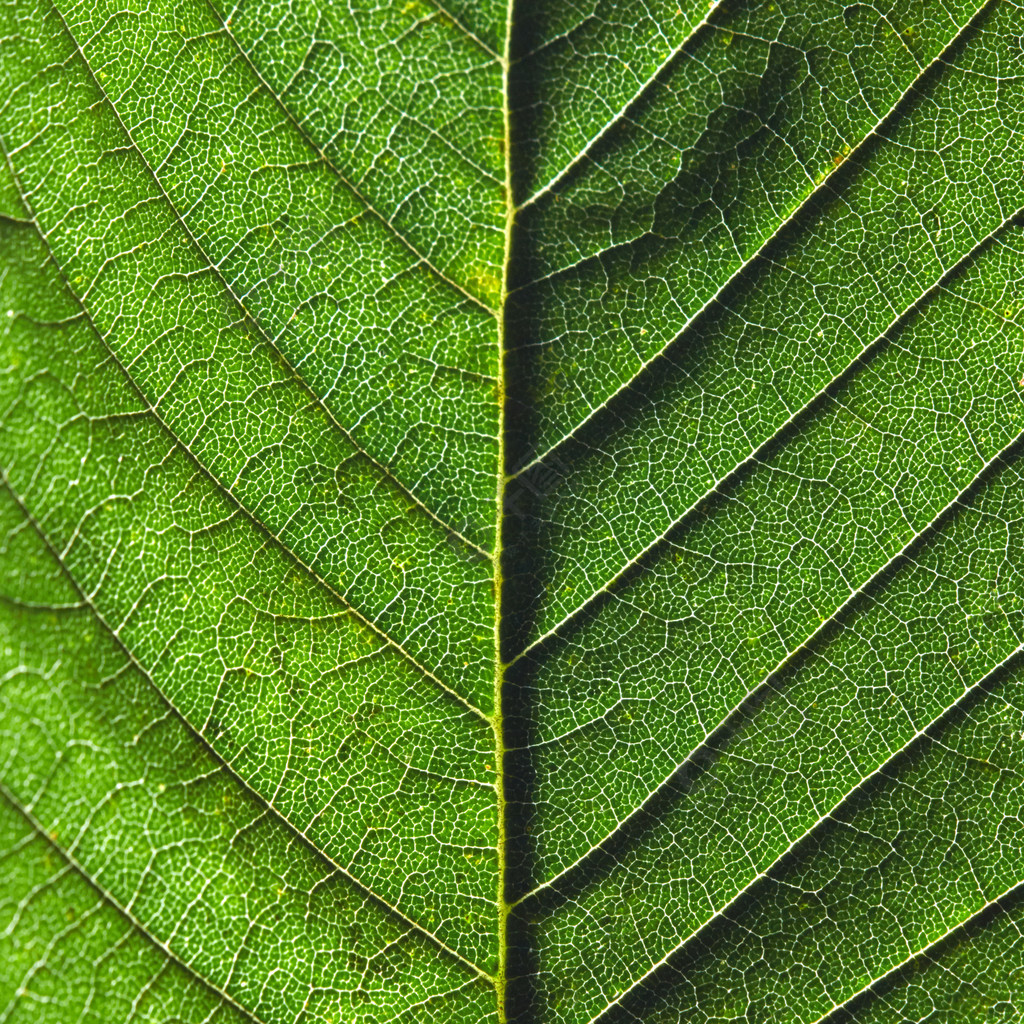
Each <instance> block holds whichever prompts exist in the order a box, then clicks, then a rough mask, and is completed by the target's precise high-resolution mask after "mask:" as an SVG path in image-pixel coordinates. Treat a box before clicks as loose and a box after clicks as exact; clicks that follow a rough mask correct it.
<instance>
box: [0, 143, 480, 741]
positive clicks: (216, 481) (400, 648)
mask: <svg viewBox="0 0 1024 1024" xmlns="http://www.w3.org/2000/svg"><path fill="white" fill-rule="evenodd" d="M0 152H2V153H3V155H4V159H5V160H6V163H7V167H8V170H9V171H10V173H11V177H12V179H13V181H14V184H15V187H16V188H17V189H18V194H19V197H20V199H21V202H22V204H23V205H24V207H25V209H26V210H27V211H28V212H29V214H30V218H29V221H28V223H31V224H32V226H33V227H34V228H35V230H36V233H37V234H38V236H39V238H40V240H41V241H42V243H43V246H44V247H45V248H46V251H47V252H48V253H49V255H50V259H51V260H52V261H53V265H54V267H55V269H56V270H57V272H58V273H59V274H60V276H61V279H62V280H63V282H64V284H65V287H66V289H67V291H68V294H69V295H70V296H71V298H72V299H73V300H74V301H75V302H76V303H77V305H78V307H79V308H80V309H81V310H82V314H83V317H84V319H85V321H86V323H88V324H89V327H90V328H91V329H92V331H93V333H94V334H95V335H96V338H97V340H98V341H99V342H100V344H101V345H102V346H103V348H104V350H105V351H106V353H107V355H108V356H109V357H110V360H111V362H112V363H113V364H114V365H115V366H116V367H117V369H118V370H119V371H120V372H121V374H122V376H123V377H124V379H125V382H126V383H127V384H128V386H129V387H130V388H131V389H132V390H133V391H134V392H135V394H136V395H137V396H138V398H139V401H141V402H142V403H143V404H144V405H145V407H146V411H147V412H148V413H149V414H150V415H152V417H153V418H154V419H155V420H156V422H157V423H158V424H159V426H160V428H161V429H162V430H163V431H164V433H165V434H167V436H168V437H169V438H170V439H171V441H172V442H173V444H174V445H175V446H176V447H177V448H178V449H179V450H180V451H181V452H182V453H183V454H184V455H185V456H186V457H187V458H188V459H189V460H190V461H191V463H192V464H193V465H194V466H195V467H196V469H198V470H199V472H200V473H202V475H203V476H204V477H205V478H206V479H207V480H209V481H210V482H211V483H212V484H213V485H214V487H216V488H217V490H218V491H220V492H221V493H222V494H224V495H225V496H226V497H227V498H228V499H229V501H230V502H231V503H232V505H234V507H235V508H237V509H238V510H239V512H241V513H242V515H243V516H245V518H246V519H247V520H248V521H249V522H251V523H252V524H253V525H254V526H255V527H256V528H257V529H258V530H260V531H261V532H262V533H263V534H264V535H265V536H267V537H268V538H269V539H270V540H272V541H273V542H274V543H275V544H276V545H277V546H278V547H279V548H280V550H281V551H283V552H284V554H285V555H286V556H287V557H288V558H289V559H290V560H291V561H293V562H294V563H295V564H296V565H298V566H300V567H301V568H302V569H303V570H304V571H305V572H307V573H308V574H309V575H310V577H311V578H312V579H313V580H315V581H316V582H317V583H318V584H319V585H320V586H321V587H323V588H324V590H326V591H327V592H328V593H329V594H330V595H331V596H332V597H334V598H335V599H336V600H337V601H339V602H340V603H341V604H342V605H343V606H344V607H345V608H346V609H347V610H348V611H349V612H350V613H351V615H352V616H353V617H354V618H355V619H357V620H358V621H359V622H360V623H362V624H363V625H364V626H366V627H367V628H368V629H369V630H370V631H371V632H372V633H373V634H374V635H375V636H377V637H379V638H380V639H381V640H383V641H384V643H385V644H387V645H388V646H389V647H391V648H393V649H394V650H396V651H397V652H398V653H399V654H400V655H401V656H402V657H403V658H404V659H405V660H406V661H407V662H408V663H409V664H410V665H412V666H413V667H414V668H415V669H416V670H417V671H418V672H420V673H421V674H422V675H423V677H424V678H426V679H427V680H429V681H430V682H431V683H433V684H434V685H435V686H437V687H438V688H439V689H440V690H442V691H443V692H444V693H446V694H448V695H449V696H450V697H452V698H453V699H454V700H455V701H456V702H457V703H458V704H460V705H461V706H462V707H464V708H465V709H466V710H467V711H469V712H471V713H472V714H474V715H476V716H477V718H479V719H481V721H483V722H484V723H485V724H486V725H488V726H489V727H490V726H492V725H493V721H492V719H491V717H490V716H489V715H488V714H486V713H485V712H484V711H483V710H481V709H480V708H478V707H477V706H476V705H475V704H474V703H473V702H472V701H470V700H468V699H467V698H466V697H464V696H463V695H462V694H460V693H459V692H458V691H457V690H454V689H452V687H450V686H448V684H447V683H445V682H444V681H443V680H442V679H441V678H440V677H439V676H438V675H436V674H435V673H434V672H432V671H431V670H430V669H428V668H427V667H426V665H424V664H422V663H421V662H420V661H419V660H418V659H417V658H415V657H414V656H413V654H412V653H411V652H410V651H408V650H407V649H406V648H405V646H404V645H403V644H402V643H401V642H400V641H398V640H396V639H395V638H394V637H392V636H391V635H390V634H389V633H388V632H387V631H386V630H384V629H383V628H382V627H381V626H379V625H378V624H377V623H376V622H375V621H374V620H373V619H371V618H370V617H369V616H367V615H364V614H363V613H362V612H361V611H360V610H359V609H358V608H356V607H355V605H353V604H352V602H351V601H349V599H348V598H347V597H346V596H345V595H344V594H343V593H342V592H341V591H340V590H338V589H337V588H336V587H335V586H333V585H332V584H331V583H329V582H328V581H327V580H326V579H325V578H324V577H323V576H321V575H320V574H319V573H318V572H317V571H316V570H315V569H314V568H313V567H312V566H311V565H308V564H307V563H306V562H305V561H304V560H303V559H301V558H300V557H299V556H298V554H297V553H296V552H295V551H293V550H292V549H291V547H290V546H289V545H288V544H286V543H285V541H284V539H283V538H282V537H280V536H279V535H278V534H277V533H276V532H275V531H274V530H272V529H271V528H270V526H269V525H268V524H267V523H265V522H263V520H262V519H260V518H259V517H258V516H257V515H256V514H255V512H253V511H252V510H251V509H250V508H249V507H248V506H247V505H245V504H244V503H243V502H242V500H241V499H240V498H239V497H238V495H237V494H235V492H234V490H233V488H232V487H231V485H229V484H227V483H225V482H224V481H223V480H221V479H220V478H219V477H218V476H216V475H215V474H214V473H213V472H212V471H211V470H210V469H209V468H207V466H206V465H205V464H204V463H203V462H201V461H200V460H199V459H198V458H197V457H196V456H195V455H194V454H193V453H192V451H191V450H190V449H189V447H188V445H187V444H185V442H184V441H183V440H182V439H181V438H180V437H179V436H178V434H177V433H176V432H175V431H174V429H173V428H172V427H171V425H170V424H169V423H168V422H167V421H166V420H165V419H164V418H163V416H161V415H160V413H159V412H158V411H157V409H156V407H155V406H154V405H153V403H152V402H150V400H149V399H148V398H147V397H146V394H145V393H144V392H143V390H142V388H141V387H139V385H138V384H137V383H136V381H135V379H134V378H133V377H132V375H131V374H130V373H129V372H128V370H127V369H126V368H125V366H124V364H123V363H122V362H121V360H120V359H119V358H118V357H117V355H116V354H115V352H114V350H113V349H112V348H111V346H110V345H109V344H108V342H107V339H106V338H105V337H104V335H103V332H102V331H101V330H100V328H99V325H98V324H97V323H96V322H95V321H94V320H93V318H92V314H91V313H90V312H89V310H88V308H87V306H86V304H85V301H84V300H83V299H82V298H81V297H80V296H79V295H78V293H77V292H76V291H75V290H74V288H72V287H71V284H70V282H69V281H68V278H67V275H66V274H65V273H64V271H63V269H62V268H61V266H60V264H59V263H58V261H57V258H56V256H55V255H54V252H53V249H52V247H51V246H50V242H49V239H48V238H47V237H46V233H45V232H44V231H43V229H42V226H41V225H40V224H39V221H38V219H37V218H36V215H35V211H34V210H33V208H32V206H31V204H30V203H29V201H28V198H27V197H26V195H25V193H24V190H23V189H22V187H21V182H20V181H19V179H18V176H17V173H16V172H15V170H14V166H13V164H12V163H11V160H10V157H9V155H8V153H7V148H6V145H5V144H4V141H3V139H2V138H0Z"/></svg>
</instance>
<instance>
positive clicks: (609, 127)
mask: <svg viewBox="0 0 1024 1024" xmlns="http://www.w3.org/2000/svg"><path fill="white" fill-rule="evenodd" d="M723 3H724V0H714V3H712V4H711V7H710V8H709V10H708V12H707V14H705V15H704V17H703V18H702V19H701V20H700V21H699V22H698V23H697V24H696V25H694V26H693V28H691V29H690V30H689V32H688V33H687V35H686V37H685V38H684V39H683V40H682V42H680V43H679V44H678V45H677V46H676V47H675V49H673V50H672V51H671V52H670V53H669V55H668V56H667V57H666V58H665V59H664V60H663V61H662V62H661V64H659V65H658V67H657V68H655V70H654V71H653V72H651V74H650V76H649V77H648V78H647V80H646V81H645V82H644V83H643V85H641V86H640V88H639V89H638V90H637V91H636V93H635V94H634V95H633V96H632V97H631V98H630V99H629V100H627V102H626V103H625V104H624V105H623V106H622V109H621V110H620V111H619V112H618V113H617V114H616V115H615V116H614V117H613V118H612V119H611V120H610V121H608V122H606V123H605V125H604V126H603V127H602V128H601V129H600V131H598V133H597V134H596V135H594V136H593V137H592V138H591V139H590V140H589V141H588V142H586V143H584V145H583V148H582V149H581V150H580V151H579V152H578V153H577V154H576V155H575V156H574V157H573V158H572V159H571V160H570V161H569V162H568V163H567V164H566V165H565V166H564V167H563V168H562V169H561V170H560V171H558V172H557V173H556V174H555V175H554V176H553V177H552V178H550V179H549V180H548V182H547V184H546V185H542V186H541V187H540V188H539V189H537V191H536V192H534V193H533V195H531V196H530V197H529V198H528V199H524V200H523V201H522V202H521V203H520V204H519V205H518V206H517V207H516V209H517V211H518V210H525V209H526V208H527V207H528V206H532V205H533V204H534V203H535V202H537V200H538V199H542V198H543V197H544V196H546V195H547V194H548V193H549V192H552V191H554V189H556V188H557V187H558V186H559V185H560V184H561V183H562V182H563V181H564V180H565V179H566V178H567V177H568V176H569V175H570V174H572V172H573V171H574V170H575V169H576V168H577V167H579V165H580V164H581V163H583V161H584V160H585V159H586V158H587V157H588V156H589V154H590V153H591V152H592V151H593V149H594V147H595V146H597V145H599V144H600V143H601V141H602V140H603V139H605V138H607V136H608V135H609V134H611V132H613V131H614V130H615V129H616V128H617V127H618V126H619V125H620V124H621V123H622V121H623V120H624V119H625V118H626V117H627V116H628V115H629V112H630V111H631V110H632V109H633V108H634V107H635V106H636V105H637V104H638V103H639V102H641V100H642V99H643V97H644V95H645V94H646V93H647V92H648V91H649V90H650V89H651V87H652V86H653V85H654V83H655V82H657V80H658V79H659V78H660V77H661V76H662V75H663V74H664V73H665V71H666V70H667V69H668V68H669V67H670V66H671V65H672V62H673V61H674V60H675V59H676V58H677V57H678V56H679V54H680V53H682V51H683V50H684V48H685V47H687V46H688V45H689V44H690V43H691V42H692V41H693V40H694V39H696V37H697V36H698V35H699V34H700V33H701V32H703V31H704V29H705V28H707V27H708V25H709V23H710V21H711V17H712V15H714V14H716V13H717V12H718V10H719V9H720V8H721V7H722V5H723Z"/></svg>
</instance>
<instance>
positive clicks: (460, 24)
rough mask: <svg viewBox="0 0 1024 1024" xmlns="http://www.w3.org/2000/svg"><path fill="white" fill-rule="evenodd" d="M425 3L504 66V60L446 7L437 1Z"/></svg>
mask: <svg viewBox="0 0 1024 1024" xmlns="http://www.w3.org/2000/svg"><path fill="white" fill-rule="evenodd" d="M427 2H428V3H429V4H430V5H431V6H432V7H433V8H434V9H435V10H436V11H437V12H438V14H440V15H442V17H445V18H447V19H448V20H449V21H450V22H451V23H452V24H453V25H454V26H455V27H456V28H457V29H458V30H459V31H460V32H461V33H462V34H463V35H464V36H466V38H467V39H471V40H472V41H473V42H474V43H476V45H477V46H479V47H480V49H481V50H483V51H484V53H486V54H487V55H488V56H489V57H493V58H494V60H496V61H497V62H498V63H499V64H501V65H503V66H504V64H505V58H504V57H503V56H502V55H501V54H500V53H498V52H497V51H496V50H493V49H492V48H491V47H490V46H488V45H487V43H485V42H484V41H483V40H482V39H481V38H480V37H479V36H478V35H477V34H476V33H475V32H474V31H473V30H472V29H471V28H470V27H469V26H468V25H466V24H465V22H462V21H460V20H459V19H458V18H456V17H455V15H454V14H452V12H451V11H449V10H448V9H447V8H446V7H444V6H443V5H442V4H441V3H439V0H427Z"/></svg>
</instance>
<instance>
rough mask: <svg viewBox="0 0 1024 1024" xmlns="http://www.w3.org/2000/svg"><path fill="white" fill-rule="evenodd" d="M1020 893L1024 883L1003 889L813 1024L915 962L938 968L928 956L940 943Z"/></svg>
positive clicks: (822, 1021) (832, 1016) (823, 1022)
mask: <svg viewBox="0 0 1024 1024" xmlns="http://www.w3.org/2000/svg"><path fill="white" fill-rule="evenodd" d="M1022 893H1024V881H1020V882H1017V883H1016V884H1015V885H1011V886H1010V887H1009V888H1008V889H1005V890H1004V891H1003V892H1001V893H1000V894H999V895H998V896H996V897H995V898H994V899H991V900H989V901H988V903H986V904H985V905H984V906H982V907H980V908H979V909H978V910H976V911H975V912H974V913H973V914H971V915H969V916H968V917H966V918H964V920H963V921H961V922H960V923H959V924H957V925H954V926H953V927H952V928H949V929H948V930H947V931H945V932H943V934H942V935H940V936H939V937H938V938H936V939H933V940H932V941H931V942H929V943H928V944H927V945H926V946H922V947H921V948H920V949H918V950H916V951H915V952H913V953H911V954H910V955H909V956H908V957H907V958H906V959H904V960H901V961H900V962H899V963H898V964H896V965H895V966H894V967H891V968H890V969H889V970H888V971H886V972H885V974H882V975H879V977H877V978H875V979H874V980H872V981H870V982H868V984H867V985H865V986H864V987H863V988H862V989H860V990H859V991H857V992H855V993H854V994H853V995H852V996H850V997H849V999H844V1000H843V1002H841V1003H837V1004H836V1005H835V1006H833V1007H832V1009H831V1010H829V1011H828V1013H826V1014H825V1015H824V1016H823V1017H819V1018H818V1019H817V1020H816V1021H814V1024H827V1022H828V1021H830V1020H834V1019H835V1017H836V1014H837V1013H839V1012H840V1011H841V1010H845V1009H847V1008H849V1007H850V1006H851V1005H852V1004H853V1003H854V1002H855V1001H856V1000H857V999H860V998H861V997H862V996H864V995H865V994H867V993H868V992H871V990H872V989H874V988H875V986H876V985H881V984H882V983H883V982H885V981H887V980H889V979H890V978H893V977H895V976H896V975H898V974H899V973H900V972H901V971H903V970H905V969H906V968H907V967H909V966H910V965H911V964H913V963H914V962H915V961H917V960H924V959H928V960H931V962H932V963H933V964H935V965H936V966H939V962H938V961H937V960H934V959H932V958H931V955H930V954H931V953H932V952H934V951H935V950H936V949H937V948H938V947H939V946H940V945H942V943H944V942H946V941H947V940H949V939H951V938H952V937H953V936H954V935H956V934H957V933H959V932H964V931H966V930H967V929H968V928H970V927H971V926H972V925H973V924H974V923H975V922H977V921H980V920H981V919H982V918H983V917H984V916H985V915H986V914H987V913H989V912H990V911H991V910H992V909H993V908H994V907H998V908H999V909H1000V910H1003V909H1004V907H1003V903H1004V902H1009V901H1011V900H1013V899H1015V898H1016V897H1017V896H1018V895H1020V894H1022ZM1018 931H1019V930H1018Z"/></svg>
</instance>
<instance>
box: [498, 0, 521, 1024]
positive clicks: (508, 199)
mask: <svg viewBox="0 0 1024 1024" xmlns="http://www.w3.org/2000/svg"><path fill="white" fill-rule="evenodd" d="M514 5H515V0H508V2H507V9H506V16H505V42H504V48H503V52H502V58H501V84H502V88H501V105H502V117H503V139H502V143H503V145H502V148H503V150H504V160H505V244H504V251H503V253H502V265H501V303H500V305H499V307H498V331H497V335H498V384H497V400H498V472H497V487H496V489H495V506H494V514H495V542H494V768H495V772H496V784H497V816H498V891H497V893H496V903H497V911H498V914H497V926H498V970H497V972H496V974H495V989H496V996H497V1017H498V1022H499V1024H506V1022H507V1021H508V1019H509V1018H508V999H507V993H508V985H509V978H508V947H509V943H508V925H509V909H510V897H511V894H510V893H509V891H508V877H509V874H508V868H509V865H508V799H507V793H506V782H507V777H506V776H507V773H506V766H505V748H506V742H505V718H504V713H503V707H502V699H503V696H504V689H505V685H504V684H505V660H504V657H503V652H502V602H503V598H504V594H505V581H504V576H503V572H502V569H503V564H502V563H503V561H504V547H503V532H504V520H505V514H504V513H505V488H506V485H507V483H508V466H507V465H506V458H507V454H506V449H505V435H506V422H505V417H506V412H507V409H508V401H507V395H506V391H505V389H506V374H505V371H506V353H505V349H506V316H507V313H506V309H507V299H508V281H509V265H510V260H511V253H512V231H513V228H514V224H515V212H516V211H515V200H514V197H513V194H512V111H511V102H510V95H509V83H510V65H511V47H512V18H513V7H514Z"/></svg>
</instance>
